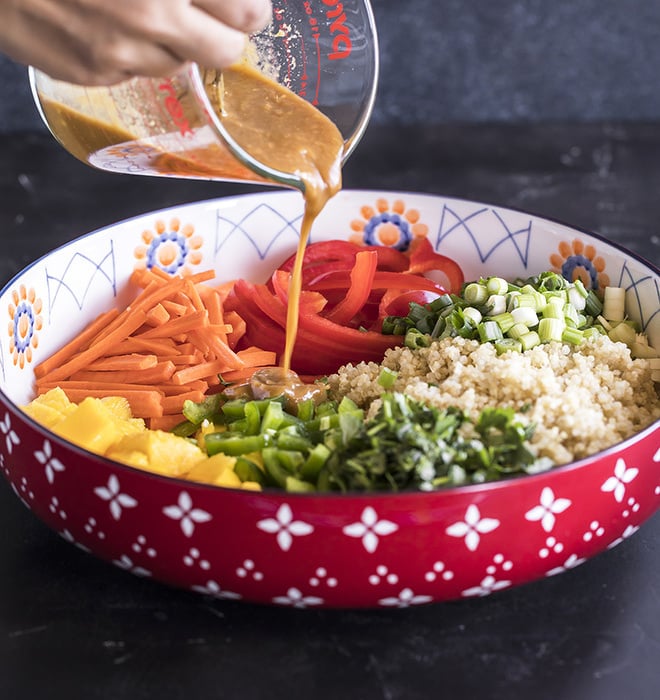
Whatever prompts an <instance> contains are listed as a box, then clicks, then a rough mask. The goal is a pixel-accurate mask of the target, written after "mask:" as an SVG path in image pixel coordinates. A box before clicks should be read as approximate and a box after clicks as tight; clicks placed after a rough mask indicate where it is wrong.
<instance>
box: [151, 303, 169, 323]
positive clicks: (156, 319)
mask: <svg viewBox="0 0 660 700" xmlns="http://www.w3.org/2000/svg"><path fill="white" fill-rule="evenodd" d="M169 320H170V315H169V313H168V312H167V309H165V307H164V306H163V304H162V303H160V304H156V306H154V307H152V308H151V309H149V311H148V312H147V320H146V323H147V325H149V326H162V325H163V324H165V323H167V322H168V321H169Z"/></svg>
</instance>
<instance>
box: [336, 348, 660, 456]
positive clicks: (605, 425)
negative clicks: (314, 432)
mask: <svg viewBox="0 0 660 700" xmlns="http://www.w3.org/2000/svg"><path fill="white" fill-rule="evenodd" d="M382 367H387V368H389V369H391V370H394V371H395V372H396V373H397V379H396V381H395V383H394V386H392V387H390V388H389V389H388V390H390V391H400V392H404V393H406V394H408V395H409V396H411V397H412V398H414V399H416V400H418V401H423V402H425V403H428V404H431V405H433V406H437V407H438V408H447V407H449V406H456V407H458V408H461V409H463V410H465V411H467V412H468V413H469V415H470V416H471V417H472V418H473V419H476V418H477V417H478V415H479V413H480V412H481V410H482V409H484V408H486V407H489V406H490V407H498V406H501V407H504V406H510V407H513V408H514V409H515V410H516V412H517V413H518V414H519V417H520V419H521V420H522V421H524V422H526V423H527V422H531V423H533V424H535V426H536V430H535V433H534V437H533V438H532V449H533V450H535V451H536V453H537V455H538V456H539V457H547V458H549V459H551V460H552V461H553V462H554V463H555V464H564V463H566V462H571V461H573V460H575V459H580V458H582V457H586V456H588V455H590V454H593V453H595V452H598V451H600V450H603V449H605V448H607V447H610V446H611V445H614V444H616V443H617V442H620V441H621V440H624V439H626V438H628V437H630V436H631V435H633V434H634V433H636V432H638V431H639V430H641V429H642V428H644V427H646V426H647V425H650V424H651V423H652V422H653V421H655V420H657V419H658V418H660V401H659V397H658V390H657V388H656V386H655V384H654V382H653V380H652V379H651V367H650V363H649V361H648V360H644V359H636V360H633V359H632V358H631V356H630V351H629V350H628V348H627V347H626V346H625V345H624V344H623V343H618V342H613V341H612V340H610V339H609V338H608V337H607V336H604V335H603V336H599V337H597V338H594V339H590V340H586V341H584V342H583V343H581V344H580V345H579V346H573V345H568V344H565V343H558V342H553V343H548V344H543V345H538V346H536V347H534V348H532V349H531V350H527V351H526V352H507V353H504V354H502V355H498V354H497V352H496V350H495V347H494V346H493V344H491V343H484V344H481V343H479V341H476V340H465V339H463V338H447V339H445V340H441V341H438V342H435V343H433V344H432V345H431V346H430V347H428V348H418V349H415V350H410V349H409V348H405V347H399V348H394V349H393V350H389V351H388V352H387V353H386V355H385V358H384V360H383V362H382V364H380V365H379V364H377V363H375V362H369V363H366V362H361V363H359V364H357V365H350V364H349V365H345V366H344V367H342V368H341V369H340V370H339V371H338V372H337V373H336V374H333V375H332V376H330V377H329V379H328V389H329V393H330V395H331V396H332V397H334V398H339V397H341V396H348V397H349V398H350V399H352V400H353V401H355V402H356V403H357V404H359V405H360V406H362V407H364V408H370V411H371V412H373V411H375V410H376V408H377V406H378V397H379V396H380V395H381V394H382V393H383V392H384V391H385V389H384V388H383V387H382V386H381V385H380V384H379V383H378V377H379V375H380V373H381V369H382Z"/></svg>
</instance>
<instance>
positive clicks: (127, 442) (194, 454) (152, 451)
mask: <svg viewBox="0 0 660 700" xmlns="http://www.w3.org/2000/svg"><path fill="white" fill-rule="evenodd" d="M105 456H106V457H109V458H110V459H114V460H116V461H118V462H123V463H124V464H130V465H132V466H136V467H140V468H142V469H147V470H149V471H152V472H156V473H157V474H164V475H165V476H183V475H184V474H187V473H188V472H189V471H190V470H191V469H192V468H193V466H194V465H195V464H197V463H198V462H199V461H201V460H202V459H203V458H204V453H203V452H202V451H201V450H200V449H199V447H197V445H195V444H194V443H192V442H190V441H189V440H186V439H184V438H181V437H179V436H178V435H174V434H173V433H167V432H165V431H163V430H145V431H143V432H139V433H133V434H131V435H125V436H123V437H122V438H121V439H119V440H118V441H117V442H116V443H115V444H114V445H112V446H109V448H108V449H107V451H106V452H105ZM143 458H146V463H145V459H143Z"/></svg>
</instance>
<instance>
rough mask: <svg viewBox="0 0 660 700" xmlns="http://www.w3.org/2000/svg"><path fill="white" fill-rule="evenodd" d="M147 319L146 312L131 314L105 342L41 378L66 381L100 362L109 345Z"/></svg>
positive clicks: (125, 336)
mask: <svg viewBox="0 0 660 700" xmlns="http://www.w3.org/2000/svg"><path fill="white" fill-rule="evenodd" d="M120 316H121V314H120ZM145 317H146V314H145V312H144V311H141V310H140V311H137V312H135V313H133V314H131V315H130V316H129V317H128V318H126V319H124V321H123V323H121V324H120V325H118V326H117V327H116V328H115V329H114V330H113V331H112V332H111V333H110V335H108V336H106V338H105V342H100V341H95V343H94V344H93V345H92V346H91V347H89V348H88V349H87V350H83V351H82V352H80V353H78V354H77V355H75V356H74V357H72V358H71V359H70V360H68V361H67V362H65V363H63V364H61V365H60V366H59V367H55V368H53V369H52V370H51V371H50V372H48V373H47V374H45V375H42V377H41V378H42V379H46V377H47V378H48V381H51V382H52V381H57V380H58V379H64V378H65V377H68V376H69V375H71V374H73V373H74V372H77V371H78V370H80V369H82V368H83V367H86V366H87V365H88V364H89V363H90V362H91V361H92V360H98V358H99V357H101V356H102V355H103V353H104V351H105V349H106V348H107V346H108V345H111V344H114V343H118V342H120V341H121V340H124V339H125V338H127V337H128V336H129V335H130V334H131V333H132V332H133V331H135V330H137V329H138V328H139V327H140V326H141V325H142V324H143V323H144V319H145Z"/></svg>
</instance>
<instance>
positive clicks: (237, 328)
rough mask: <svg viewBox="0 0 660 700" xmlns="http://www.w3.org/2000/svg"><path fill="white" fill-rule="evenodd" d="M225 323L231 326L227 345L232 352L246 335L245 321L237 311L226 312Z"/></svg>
mask: <svg viewBox="0 0 660 700" xmlns="http://www.w3.org/2000/svg"><path fill="white" fill-rule="evenodd" d="M225 321H227V323H230V324H231V330H230V331H228V332H227V344H228V345H229V347H230V348H231V349H232V350H235V349H236V346H237V345H238V341H239V340H240V339H241V338H242V337H243V336H244V335H245V331H246V325H245V320H244V319H243V318H242V317H241V316H239V315H238V313H237V312H236V311H227V312H225Z"/></svg>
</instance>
